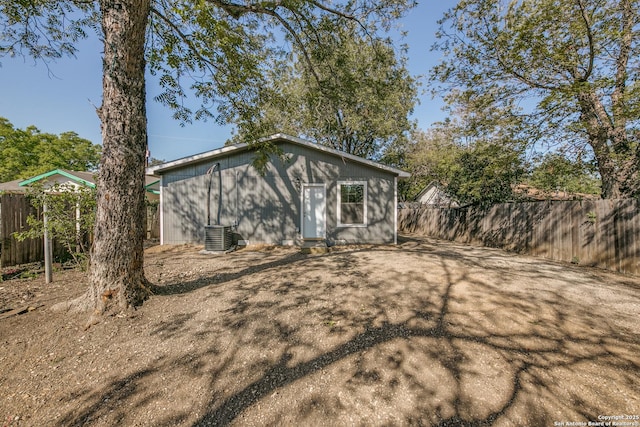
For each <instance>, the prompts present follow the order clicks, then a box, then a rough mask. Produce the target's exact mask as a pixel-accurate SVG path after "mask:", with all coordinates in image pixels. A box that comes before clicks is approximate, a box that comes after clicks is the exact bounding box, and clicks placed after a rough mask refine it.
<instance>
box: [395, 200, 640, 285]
mask: <svg viewBox="0 0 640 427" xmlns="http://www.w3.org/2000/svg"><path fill="white" fill-rule="evenodd" d="M398 220H399V222H398V224H399V228H400V231H401V232H409V233H418V234H423V235H426V236H430V237H435V238H439V239H445V240H452V241H456V242H463V243H471V244H480V245H484V246H490V247H497V248H502V249H506V250H510V251H515V252H519V253H526V254H530V255H534V256H540V257H545V258H549V259H553V260H558V261H566V262H572V263H574V264H580V265H587V266H594V267H599V268H605V269H609V270H614V271H619V272H623V273H629V274H640V202H639V201H638V200H592V201H546V202H526V203H505V204H498V205H494V206H492V207H489V208H477V207H470V208H462V209H456V208H448V209H447V208H417V209H401V210H400V212H399V215H398Z"/></svg>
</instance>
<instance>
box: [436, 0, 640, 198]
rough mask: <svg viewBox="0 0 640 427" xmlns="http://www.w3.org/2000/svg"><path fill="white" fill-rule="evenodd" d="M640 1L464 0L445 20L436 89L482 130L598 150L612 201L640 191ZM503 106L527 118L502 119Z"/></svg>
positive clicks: (533, 142) (598, 161) (600, 168)
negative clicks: (512, 132) (494, 116)
mask: <svg viewBox="0 0 640 427" xmlns="http://www.w3.org/2000/svg"><path fill="white" fill-rule="evenodd" d="M639 6H640V3H639V1H638V0H611V1H599V0H587V1H564V0H532V1H512V2H504V1H502V0H460V1H459V2H458V4H457V5H456V6H455V7H453V8H452V9H450V10H449V11H448V12H447V13H446V14H445V16H444V18H443V19H442V20H441V21H440V23H441V28H440V31H439V32H438V38H439V40H438V42H437V43H436V45H435V49H436V50H439V51H441V52H443V54H444V55H445V56H444V60H443V61H442V62H441V63H440V64H439V65H438V66H436V67H434V69H433V70H432V74H431V81H432V82H433V83H434V91H436V92H441V93H444V94H445V96H446V99H447V102H448V104H449V105H450V106H451V107H452V108H457V107H458V106H463V108H465V109H469V112H471V113H472V114H473V116H474V117H475V118H477V119H478V120H477V121H476V122H478V123H483V128H479V129H476V130H477V134H478V135H480V136H482V135H483V133H484V132H487V131H491V130H490V129H491V128H494V129H499V128H503V129H504V128H510V127H512V126H514V125H516V126H519V127H520V129H519V130H518V131H517V132H516V133H518V134H519V135H521V137H522V138H524V139H525V140H526V141H527V142H528V143H529V144H530V145H531V146H533V145H538V146H540V145H542V144H548V145H549V146H552V147H553V146H561V147H563V148H566V149H570V150H572V151H573V152H590V153H591V154H592V155H593V156H594V157H595V159H596V165H597V167H598V172H599V174H600V176H601V178H602V191H603V195H604V196H605V197H620V196H633V195H634V194H638V193H639V192H640V186H639V184H640V181H638V168H637V165H638V156H639V145H638V130H639V125H640V115H639V114H638V105H640V85H639V84H638V77H639V74H638V73H637V70H638V68H639V67H640V33H638V31H637V30H638V28H639V26H640V14H639V10H640V7H639ZM494 111H503V112H506V113H508V114H510V115H511V116H513V117H518V118H519V119H518V121H516V122H515V123H514V122H511V121H507V122H494V121H493V120H492V118H491V117H489V116H490V115H492V114H493V112H494ZM485 139H486V138H485Z"/></svg>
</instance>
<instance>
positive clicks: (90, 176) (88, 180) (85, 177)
mask: <svg viewBox="0 0 640 427" xmlns="http://www.w3.org/2000/svg"><path fill="white" fill-rule="evenodd" d="M96 174H97V172H86V171H72V170H68V169H53V170H50V171H49V172H45V173H42V174H40V175H36V176H33V177H31V178H28V179H16V180H13V181H8V182H4V183H0V191H3V192H7V193H24V191H25V188H26V187H28V186H29V185H31V184H33V183H34V182H37V181H41V180H43V179H47V178H49V177H51V176H53V175H60V176H63V177H65V178H67V179H69V180H70V181H73V182H75V183H77V184H79V185H84V186H86V187H90V188H95V186H96ZM144 178H145V182H144V188H145V189H146V190H147V191H149V192H150V193H154V194H159V190H160V187H159V183H160V179H159V178H158V177H157V176H153V175H145V177H144Z"/></svg>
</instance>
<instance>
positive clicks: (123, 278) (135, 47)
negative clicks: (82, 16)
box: [86, 0, 150, 314]
mask: <svg viewBox="0 0 640 427" xmlns="http://www.w3.org/2000/svg"><path fill="white" fill-rule="evenodd" d="M100 9H101V12H102V29H103V32H104V56H103V58H104V59H103V83H102V88H103V99H102V107H101V108H100V111H99V115H100V120H101V122H102V146H103V148H102V159H101V163H100V170H99V174H98V185H97V190H98V206H97V213H96V225H95V232H94V233H95V234H94V243H93V247H92V250H91V265H90V273H89V279H90V284H89V291H88V293H87V295H86V298H87V303H88V304H89V307H91V308H93V309H94V310H95V312H96V313H97V314H102V313H104V312H105V311H106V310H117V311H120V310H124V309H126V308H129V307H132V306H136V305H139V304H141V303H142V301H144V300H145V299H146V298H147V297H148V295H149V290H148V288H147V281H146V279H145V276H144V269H143V255H144V252H143V240H144V215H145V192H144V167H145V152H146V147H147V118H146V110H145V101H146V97H145V60H144V44H145V31H146V26H147V20H148V16H149V11H150V0H118V1H115V2H114V1H112V0H101V1H100Z"/></svg>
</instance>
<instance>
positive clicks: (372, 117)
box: [235, 18, 417, 158]
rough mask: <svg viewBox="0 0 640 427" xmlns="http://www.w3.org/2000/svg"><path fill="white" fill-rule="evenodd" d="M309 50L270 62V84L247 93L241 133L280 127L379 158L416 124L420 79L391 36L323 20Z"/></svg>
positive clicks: (248, 134)
mask: <svg viewBox="0 0 640 427" xmlns="http://www.w3.org/2000/svg"><path fill="white" fill-rule="evenodd" d="M321 25H322V29H323V32H322V33H319V34H315V35H314V37H316V39H317V42H316V43H312V42H311V41H309V42H308V43H309V44H310V45H311V47H309V48H308V49H307V50H306V51H303V50H302V49H300V48H297V49H296V48H294V52H293V54H292V55H291V59H290V60H288V61H283V62H279V63H275V64H274V65H273V67H272V68H271V69H270V70H268V75H269V78H268V79H267V82H266V85H264V86H262V87H261V88H260V90H259V91H258V92H257V93H256V98H255V99H246V100H245V102H246V104H247V106H246V107H245V109H246V111H247V114H244V115H238V116H237V118H236V120H235V123H236V124H237V126H238V128H239V134H238V135H237V137H236V139H241V140H242V139H245V140H246V139H252V138H255V137H259V136H264V135H267V134H271V133H276V132H285V133H290V134H293V135H299V136H302V137H307V138H309V139H311V140H314V141H317V142H319V143H321V144H324V145H326V146H329V147H332V148H336V149H340V150H343V151H346V152H348V153H351V154H356V155H359V156H362V157H366V158H380V156H381V155H382V154H383V153H384V152H385V151H386V149H387V148H388V147H389V146H390V145H392V144H397V143H398V141H401V140H404V139H406V137H407V134H408V132H409V131H410V130H411V129H412V127H413V124H412V123H411V122H410V121H409V119H408V116H409V115H410V114H411V112H412V111H413V107H414V105H415V103H416V92H417V89H416V86H417V83H416V81H415V80H414V79H413V78H412V77H411V76H410V75H409V72H408V71H407V69H406V68H405V62H406V58H404V57H403V56H400V58H398V57H397V55H396V52H395V50H394V47H393V46H392V45H391V42H390V41H389V40H383V39H376V40H373V41H371V40H368V39H365V38H363V37H361V36H360V35H359V34H358V32H357V26H356V25H354V24H351V25H347V26H345V25H343V24H341V23H340V22H334V21H333V20H330V19H326V18H325V19H324V20H322V21H321Z"/></svg>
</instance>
